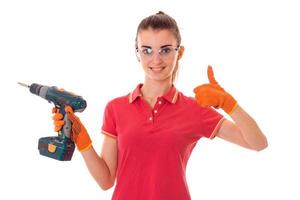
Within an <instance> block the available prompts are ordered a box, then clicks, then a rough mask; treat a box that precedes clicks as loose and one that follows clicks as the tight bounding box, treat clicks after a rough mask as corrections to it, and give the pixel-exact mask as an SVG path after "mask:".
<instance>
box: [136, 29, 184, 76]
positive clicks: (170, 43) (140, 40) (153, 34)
mask: <svg viewBox="0 0 300 200" xmlns="http://www.w3.org/2000/svg"><path fill="white" fill-rule="evenodd" d="M182 53H183V47H180V48H179V47H178V43H177V40H176V38H175V36H174V34H173V33H172V32H171V31H170V30H167V29H163V30H153V29H151V28H149V29H146V30H142V31H140V32H139V33H138V35H137V55H138V58H139V61H140V62H141V65H142V67H143V69H144V72H145V81H150V80H151V81H171V82H172V75H173V72H174V70H176V64H177V61H178V60H179V59H180V58H181V56H182Z"/></svg>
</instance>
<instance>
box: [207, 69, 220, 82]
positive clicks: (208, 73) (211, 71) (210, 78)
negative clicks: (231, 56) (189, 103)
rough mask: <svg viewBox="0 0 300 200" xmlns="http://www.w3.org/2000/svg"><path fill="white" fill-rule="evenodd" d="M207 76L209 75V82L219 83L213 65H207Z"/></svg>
mask: <svg viewBox="0 0 300 200" xmlns="http://www.w3.org/2000/svg"><path fill="white" fill-rule="evenodd" d="M207 76H208V80H209V83H212V84H218V82H217V81H216V79H215V76H214V71H213V69H212V66H210V65H208V67H207Z"/></svg>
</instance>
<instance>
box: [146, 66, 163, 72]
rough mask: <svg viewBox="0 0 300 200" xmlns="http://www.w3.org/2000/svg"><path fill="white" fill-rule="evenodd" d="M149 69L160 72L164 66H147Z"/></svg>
mask: <svg viewBox="0 0 300 200" xmlns="http://www.w3.org/2000/svg"><path fill="white" fill-rule="evenodd" d="M149 68H150V70H151V71H154V72H160V71H162V70H164V69H165V68H166V67H149Z"/></svg>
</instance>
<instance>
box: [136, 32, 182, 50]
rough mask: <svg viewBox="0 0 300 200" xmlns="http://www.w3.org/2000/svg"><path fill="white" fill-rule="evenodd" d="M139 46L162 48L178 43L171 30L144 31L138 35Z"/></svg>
mask: <svg viewBox="0 0 300 200" xmlns="http://www.w3.org/2000/svg"><path fill="white" fill-rule="evenodd" d="M137 42H138V46H151V47H161V46H163V45H167V44H169V45H174V46H175V45H176V43H177V41H176V38H175V36H174V34H173V33H172V31H170V30H153V29H147V30H142V31H140V32H139V33H138V35H137Z"/></svg>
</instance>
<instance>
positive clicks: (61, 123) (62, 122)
mask: <svg viewBox="0 0 300 200" xmlns="http://www.w3.org/2000/svg"><path fill="white" fill-rule="evenodd" d="M53 124H54V126H63V125H64V124H65V122H64V121H63V120H60V121H54V122H53Z"/></svg>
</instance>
